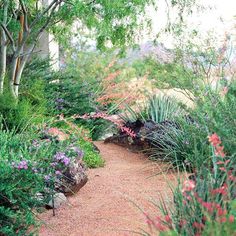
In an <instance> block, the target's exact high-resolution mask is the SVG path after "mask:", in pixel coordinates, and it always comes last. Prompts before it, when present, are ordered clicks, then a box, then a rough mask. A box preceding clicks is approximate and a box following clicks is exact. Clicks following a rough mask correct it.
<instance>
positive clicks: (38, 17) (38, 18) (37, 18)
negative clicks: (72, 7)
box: [30, 0, 62, 29]
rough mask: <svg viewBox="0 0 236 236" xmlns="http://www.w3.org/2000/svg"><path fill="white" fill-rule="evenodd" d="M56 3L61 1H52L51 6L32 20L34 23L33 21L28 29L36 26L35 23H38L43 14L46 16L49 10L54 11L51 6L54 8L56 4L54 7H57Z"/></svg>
mask: <svg viewBox="0 0 236 236" xmlns="http://www.w3.org/2000/svg"><path fill="white" fill-rule="evenodd" d="M58 2H59V3H61V2H62V0H54V1H52V2H51V4H50V5H49V6H48V7H47V8H46V9H45V10H44V11H43V12H42V13H41V14H40V15H38V16H37V17H36V18H35V19H34V21H33V22H32V23H31V25H30V28H31V29H32V28H33V27H34V26H35V25H36V24H37V22H38V21H39V20H40V19H41V18H42V17H43V16H44V15H45V14H47V13H48V12H49V11H50V10H51V9H54V8H53V6H54V5H55V4H56V6H58V5H59V4H58Z"/></svg>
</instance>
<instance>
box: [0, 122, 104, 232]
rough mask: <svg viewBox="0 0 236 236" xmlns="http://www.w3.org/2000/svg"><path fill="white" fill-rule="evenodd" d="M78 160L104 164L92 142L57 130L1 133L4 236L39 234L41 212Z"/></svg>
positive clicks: (0, 204)
mask: <svg viewBox="0 0 236 236" xmlns="http://www.w3.org/2000/svg"><path fill="white" fill-rule="evenodd" d="M74 158H81V160H82V158H83V159H84V161H85V162H86V164H87V165H88V166H89V167H91V168H95V167H98V166H103V165H104V161H103V160H102V159H101V157H100V155H99V154H98V153H96V152H95V150H94V149H93V146H92V144H91V143H90V142H88V141H85V140H83V139H82V138H80V139H79V140H78V137H77V136H76V137H74V136H73V135H71V136H69V135H67V134H65V133H63V132H61V131H60V130H59V129H57V128H46V127H44V130H43V131H40V132H39V131H38V130H35V132H34V134H33V133H30V132H24V133H17V134H16V133H13V132H8V131H1V132H0V182H1V186H0V192H1V194H0V234H1V235H9V236H11V235H12V236H13V235H14V236H15V235H19V236H20V235H22V236H23V235H24V236H25V235H35V234H36V233H37V229H38V226H39V225H40V223H41V222H39V221H38V220H37V219H36V217H35V215H36V214H37V210H38V209H39V208H40V207H44V206H45V204H46V203H48V202H49V200H50V199H51V198H52V197H53V194H54V193H55V191H57V188H58V186H59V185H60V180H61V178H62V177H63V176H64V174H66V172H65V171H66V168H67V166H68V165H69V163H70V162H71V161H72V160H73V159H74ZM62 182H63V181H62ZM56 186H57V187H56Z"/></svg>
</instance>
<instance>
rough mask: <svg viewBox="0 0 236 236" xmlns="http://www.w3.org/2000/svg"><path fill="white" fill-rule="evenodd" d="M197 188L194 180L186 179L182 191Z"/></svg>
mask: <svg viewBox="0 0 236 236" xmlns="http://www.w3.org/2000/svg"><path fill="white" fill-rule="evenodd" d="M194 188H195V183H194V181H192V180H185V181H184V184H183V188H182V193H185V192H190V191H192V190H193V189H194Z"/></svg>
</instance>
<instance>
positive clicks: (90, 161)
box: [78, 138, 104, 168]
mask: <svg viewBox="0 0 236 236" xmlns="http://www.w3.org/2000/svg"><path fill="white" fill-rule="evenodd" d="M78 143H79V146H80V148H81V149H82V150H83V152H84V157H83V161H84V162H85V163H86V165H87V166H88V167H89V168H97V167H103V166H104V160H103V159H102V157H101V156H100V154H99V153H98V152H97V150H95V148H94V146H93V144H92V143H90V142H88V141H86V140H84V139H82V138H81V139H79V141H78Z"/></svg>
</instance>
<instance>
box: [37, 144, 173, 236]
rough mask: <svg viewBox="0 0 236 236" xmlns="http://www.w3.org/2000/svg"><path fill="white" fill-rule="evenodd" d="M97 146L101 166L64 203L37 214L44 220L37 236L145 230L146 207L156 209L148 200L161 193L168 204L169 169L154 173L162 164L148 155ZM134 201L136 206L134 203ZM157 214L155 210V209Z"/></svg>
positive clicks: (109, 235) (103, 235)
mask: <svg viewBox="0 0 236 236" xmlns="http://www.w3.org/2000/svg"><path fill="white" fill-rule="evenodd" d="M96 145H97V146H98V148H99V149H100V151H101V155H102V156H103V158H104V159H105V160H106V165H105V167H104V168H98V169H92V170H89V181H88V183H87V184H86V185H85V186H84V187H83V188H82V189H81V190H80V191H79V193H77V194H76V195H75V196H73V197H70V198H69V204H68V205H64V206H62V207H61V208H59V209H58V210H56V216H55V217H53V216H52V211H47V212H46V213H44V214H42V215H41V216H40V218H41V219H42V220H44V221H45V222H46V225H44V226H43V227H42V228H41V230H40V236H132V235H137V234H134V233H133V232H130V231H139V232H140V229H141V228H142V229H146V230H147V226H146V224H145V217H144V216H143V214H142V212H141V211H140V210H139V209H138V207H137V206H140V207H141V208H142V209H144V210H145V212H152V213H153V212H155V211H156V209H155V210H154V208H153V205H152V204H151V203H150V200H152V199H155V200H156V201H158V199H159V196H160V193H161V194H162V196H163V197H164V199H165V200H166V202H167V203H170V202H171V201H172V194H171V191H170V189H169V187H168V184H167V181H166V179H168V181H170V182H175V178H176V176H175V175H174V174H170V173H169V174H167V175H165V176H164V175H156V176H154V177H151V178H150V176H153V175H154V174H155V173H157V172H159V171H160V167H163V165H161V166H160V165H157V164H154V163H153V162H150V161H148V160H147V158H146V157H144V156H143V155H141V154H136V153H132V152H129V151H128V150H126V149H125V148H122V147H119V146H117V145H114V144H103V143H102V142H97V143H96ZM134 203H135V204H137V206H135V204H134ZM157 214H158V213H157Z"/></svg>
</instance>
